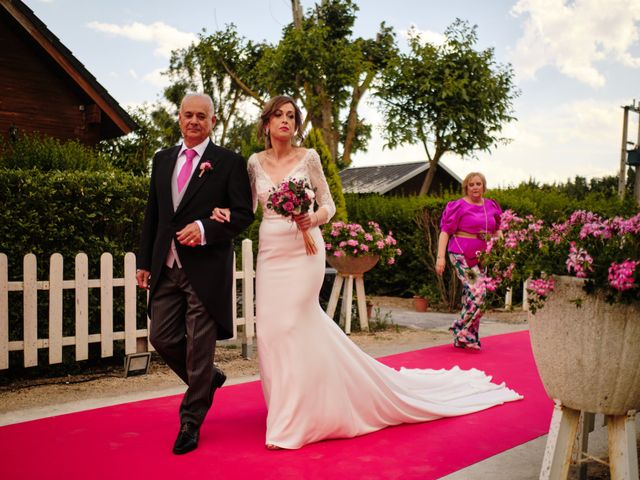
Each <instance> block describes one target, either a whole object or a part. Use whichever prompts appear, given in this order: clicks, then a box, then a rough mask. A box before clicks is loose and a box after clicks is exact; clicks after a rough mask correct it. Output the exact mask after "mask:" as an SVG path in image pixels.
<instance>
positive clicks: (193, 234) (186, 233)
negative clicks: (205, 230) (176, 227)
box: [176, 222, 202, 247]
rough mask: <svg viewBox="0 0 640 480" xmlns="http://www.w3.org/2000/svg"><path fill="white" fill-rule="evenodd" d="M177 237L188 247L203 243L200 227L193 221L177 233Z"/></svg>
mask: <svg viewBox="0 0 640 480" xmlns="http://www.w3.org/2000/svg"><path fill="white" fill-rule="evenodd" d="M176 238H177V239H178V242H180V244H181V245H185V246H187V247H195V246H196V245H200V244H201V243H202V238H201V236H200V227H198V224H197V223H196V222H192V223H190V224H189V225H187V226H186V227H184V228H183V229H182V230H180V231H179V232H178V233H177V234H176Z"/></svg>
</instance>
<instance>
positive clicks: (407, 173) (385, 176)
mask: <svg viewBox="0 0 640 480" xmlns="http://www.w3.org/2000/svg"><path fill="white" fill-rule="evenodd" d="M438 168H441V169H443V170H444V171H445V172H447V173H448V174H449V175H451V176H452V177H453V178H454V179H455V180H456V181H458V182H459V183H462V179H461V178H460V177H458V176H457V175H456V174H455V173H453V172H452V171H451V170H450V169H449V168H448V167H447V166H446V165H444V164H443V163H442V162H439V163H438ZM428 169H429V163H428V162H427V161H421V162H411V163H393V164H389V165H371V166H366V167H349V168H346V169H344V170H342V171H341V172H340V179H341V180H342V190H343V192H344V193H377V194H379V195H384V194H385V193H387V192H389V191H391V190H393V189H394V188H396V187H397V186H399V185H402V184H403V183H404V182H406V181H408V180H410V179H411V178H413V177H415V176H416V175H419V174H421V173H422V172H424V171H426V170H428Z"/></svg>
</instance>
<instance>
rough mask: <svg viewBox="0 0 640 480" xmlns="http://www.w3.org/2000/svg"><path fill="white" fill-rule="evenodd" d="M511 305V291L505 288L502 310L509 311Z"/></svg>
mask: <svg viewBox="0 0 640 480" xmlns="http://www.w3.org/2000/svg"><path fill="white" fill-rule="evenodd" d="M512 303H513V290H512V289H511V288H507V294H506V295H505V297H504V308H506V309H507V310H511V308H512V306H513V305H512Z"/></svg>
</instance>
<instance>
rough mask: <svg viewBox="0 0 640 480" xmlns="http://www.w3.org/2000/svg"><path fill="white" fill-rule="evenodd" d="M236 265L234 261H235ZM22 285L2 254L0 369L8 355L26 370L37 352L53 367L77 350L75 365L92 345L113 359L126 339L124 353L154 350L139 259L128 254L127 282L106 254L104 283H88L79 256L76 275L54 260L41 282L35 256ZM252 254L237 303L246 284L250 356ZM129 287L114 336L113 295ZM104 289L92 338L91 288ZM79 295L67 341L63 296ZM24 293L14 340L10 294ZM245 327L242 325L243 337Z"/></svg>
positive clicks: (244, 338) (27, 261)
mask: <svg viewBox="0 0 640 480" xmlns="http://www.w3.org/2000/svg"><path fill="white" fill-rule="evenodd" d="M234 265H235V260H234ZM22 278H23V280H22V281H9V272H8V259H7V256H6V255H5V254H4V253H0V370H4V369H8V368H9V352H12V351H23V352H24V354H23V356H24V366H25V367H33V366H37V365H38V350H39V349H45V348H46V349H48V352H49V363H50V364H55V363H60V362H62V349H63V347H65V346H70V345H73V346H75V358H76V360H78V361H79V360H87V359H88V358H89V344H90V343H100V345H101V356H102V357H110V356H113V344H114V342H115V341H122V340H124V350H125V354H131V353H137V352H142V351H149V350H152V347H151V344H150V343H149V341H148V339H149V328H148V327H149V323H148V322H149V321H148V319H147V328H143V329H139V328H137V325H136V323H137V322H136V318H137V313H138V312H137V308H136V307H137V305H136V298H137V290H136V289H137V286H136V258H135V254H133V253H131V252H129V253H127V254H126V255H125V256H124V277H123V278H113V257H112V255H111V254H110V253H103V254H102V256H101V257H100V278H98V279H90V278H89V259H88V257H87V255H86V254H85V253H79V254H78V255H76V257H75V276H74V278H73V279H71V280H65V279H64V278H63V258H62V255H60V254H59V253H54V254H53V255H51V258H50V263H49V279H48V280H38V278H37V259H36V256H35V255H34V254H27V255H25V256H24V258H23V277H22ZM254 278H255V272H254V269H253V249H252V242H251V240H249V239H246V240H243V242H242V268H241V269H240V270H237V268H234V279H235V281H234V282H233V298H234V299H236V298H237V282H238V281H240V282H241V285H242V314H243V315H242V316H241V317H238V315H237V313H238V312H237V306H236V305H237V302H236V301H234V302H233V323H234V339H240V341H241V342H242V351H243V354H244V355H246V356H249V355H250V352H251V346H252V345H253V342H254V339H255V314H254V303H253V299H254V294H253V291H254ZM117 287H123V288H124V330H122V331H114V329H113V328H114V327H113V291H114V288H117ZM91 288H99V289H100V333H93V334H90V333H89V289H91ZM67 289H73V290H75V335H73V336H63V318H64V312H63V291H64V290H67ZM41 290H45V291H48V292H49V314H48V317H49V318H48V338H38V291H41ZM16 291H18V292H22V297H23V301H22V305H23V330H24V333H23V339H22V340H10V339H9V292H16ZM240 326H243V328H242V331H241V332H240V333H239V330H240V329H239V328H238V327H240Z"/></svg>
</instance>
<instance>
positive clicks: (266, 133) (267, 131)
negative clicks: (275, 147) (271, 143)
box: [264, 128, 269, 137]
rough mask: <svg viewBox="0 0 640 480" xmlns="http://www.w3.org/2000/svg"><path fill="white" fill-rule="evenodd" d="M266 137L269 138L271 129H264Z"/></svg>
mask: <svg viewBox="0 0 640 480" xmlns="http://www.w3.org/2000/svg"><path fill="white" fill-rule="evenodd" d="M264 136H265V137H268V136H269V129H268V128H265V129H264Z"/></svg>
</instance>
